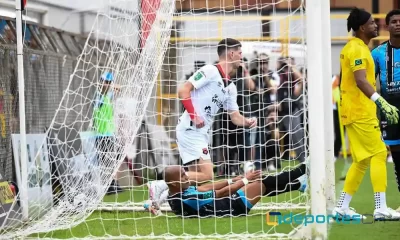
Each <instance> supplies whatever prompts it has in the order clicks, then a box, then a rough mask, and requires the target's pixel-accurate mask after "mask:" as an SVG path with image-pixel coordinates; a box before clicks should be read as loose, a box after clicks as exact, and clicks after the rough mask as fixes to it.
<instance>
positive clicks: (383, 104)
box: [371, 93, 399, 124]
mask: <svg viewBox="0 0 400 240" xmlns="http://www.w3.org/2000/svg"><path fill="white" fill-rule="evenodd" d="M371 99H376V100H375V103H376V105H377V106H378V107H379V109H380V110H381V112H382V113H383V115H385V119H386V120H387V122H388V124H397V123H398V121H399V110H398V109H397V108H396V107H395V106H392V105H390V104H389V103H388V102H387V101H386V100H385V99H384V98H383V97H381V96H380V95H379V94H377V93H374V94H373V95H372V96H371Z"/></svg>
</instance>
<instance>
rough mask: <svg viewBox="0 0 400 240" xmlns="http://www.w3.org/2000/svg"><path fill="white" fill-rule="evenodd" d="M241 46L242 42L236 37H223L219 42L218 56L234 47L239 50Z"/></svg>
mask: <svg viewBox="0 0 400 240" xmlns="http://www.w3.org/2000/svg"><path fill="white" fill-rule="evenodd" d="M239 47H242V44H241V43H240V42H239V41H238V40H236V39H233V38H225V39H222V40H221V41H220V42H219V43H218V47H217V53H218V56H222V55H223V54H224V53H225V51H226V50H229V49H232V48H234V49H235V50H237V49H238V48H239Z"/></svg>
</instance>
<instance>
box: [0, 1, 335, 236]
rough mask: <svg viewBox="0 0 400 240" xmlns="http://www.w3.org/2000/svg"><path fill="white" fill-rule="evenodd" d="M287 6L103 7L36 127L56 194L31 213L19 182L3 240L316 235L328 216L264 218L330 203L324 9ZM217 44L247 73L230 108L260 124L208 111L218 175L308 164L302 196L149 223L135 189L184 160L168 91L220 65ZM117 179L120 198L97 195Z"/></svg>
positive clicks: (175, 105)
mask: <svg viewBox="0 0 400 240" xmlns="http://www.w3.org/2000/svg"><path fill="white" fill-rule="evenodd" d="M294 2H295V1H279V2H278V1H273V2H272V3H267V4H264V5H263V4H261V5H247V4H243V5H242V4H237V2H236V5H237V6H234V7H231V8H230V7H229V6H228V7H227V6H222V5H221V4H222V3H217V2H215V1H207V2H206V4H205V5H204V6H203V5H196V4H200V3H197V2H196V4H195V5H191V4H192V1H175V0H141V1H136V0H109V6H108V9H107V10H104V11H99V13H98V14H97V17H96V19H95V21H94V24H93V27H92V29H91V31H90V34H89V37H88V39H87V41H86V43H85V46H84V48H83V51H82V53H81V54H80V56H79V58H78V59H77V64H76V66H75V69H74V70H73V72H71V73H69V74H71V76H70V78H69V82H68V86H67V88H66V89H63V92H64V94H63V96H62V98H61V99H59V106H58V108H57V109H54V111H55V112H56V113H55V116H54V119H53V120H52V122H51V123H49V124H50V125H49V126H48V131H47V132H46V137H47V139H46V143H43V144H44V145H45V144H46V146H47V152H46V151H45V152H44V153H47V154H48V156H49V161H50V165H51V168H52V170H53V171H52V173H51V178H50V179H48V180H47V182H45V183H44V184H47V185H53V187H54V186H56V187H55V188H54V189H53V190H54V191H53V193H52V194H53V201H52V205H51V206H48V207H47V208H42V206H41V205H40V202H39V201H38V200H37V199H34V198H32V196H30V194H29V193H25V192H24V190H23V189H24V188H23V187H20V192H19V194H18V195H17V198H16V199H19V200H21V201H22V203H23V204H22V206H24V202H23V200H24V199H25V198H26V199H27V200H26V201H27V203H26V204H28V207H25V209H24V208H22V210H23V211H25V212H24V213H23V214H25V215H29V216H28V218H25V219H24V220H23V219H21V218H20V217H15V216H17V215H19V214H22V213H20V212H17V213H16V214H13V215H10V217H7V218H6V219H5V220H4V223H5V224H4V225H6V226H7V227H6V228H4V229H2V231H3V232H2V235H0V239H2V238H4V239H11V238H14V237H16V238H17V237H21V238H29V237H33V238H37V237H40V238H46V239H66V238H68V239H167V238H169V239H181V238H206V239H209V238H211V239H223V238H225V239H226V238H229V239H231V238H232V239H234V238H255V239H257V238H302V239H303V238H307V239H327V236H328V223H327V222H326V221H325V222H324V223H321V222H317V221H316V222H314V223H312V224H308V226H307V225H306V224H303V222H298V221H292V222H289V223H286V222H285V221H283V222H282V221H280V220H279V218H278V219H273V218H270V217H271V216H272V215H271V216H270V215H269V213H271V212H275V213H276V212H278V213H279V214H281V216H282V217H283V218H284V216H305V215H307V214H313V215H314V216H317V215H324V216H326V215H327V214H329V212H328V211H329V210H330V208H332V206H333V204H334V201H335V189H334V187H335V182H334V181H335V178H334V164H333V151H332V150H333V147H332V145H333V123H332V107H331V106H332V105H331V99H332V93H331V82H330V79H331V45H330V44H331V43H330V18H329V15H330V12H329V11H330V4H329V1H328V0H307V1H305V0H301V1H297V2H296V3H294ZM225 7H226V9H225ZM232 9H233V10H232ZM264 9H269V10H268V11H264ZM17 23H18V21H17ZM19 24H21V22H19ZM17 28H18V26H17ZM19 29H21V26H19ZM226 37H230V38H235V39H237V40H239V41H241V44H242V54H243V56H244V57H245V58H247V59H248V62H247V66H246V68H248V69H246V70H243V74H244V75H239V74H238V73H235V74H232V82H233V83H234V84H235V86H236V88H237V90H238V98H237V101H238V104H239V108H240V111H241V113H242V114H243V115H245V116H246V117H256V118H257V119H258V121H259V122H260V124H259V126H258V127H257V128H256V129H253V130H250V129H242V128H237V127H234V126H232V124H231V121H230V120H229V116H228V114H227V112H224V111H221V112H220V113H218V114H217V116H216V118H215V124H214V125H213V127H212V129H211V130H210V133H211V134H210V139H209V140H210V144H209V145H210V147H209V151H210V155H211V158H212V161H213V164H214V166H215V171H214V174H215V176H216V180H218V179H227V178H233V177H235V176H237V175H238V174H243V167H242V165H243V163H244V162H245V161H254V162H256V163H258V164H260V167H262V168H263V170H264V172H263V173H264V174H265V175H268V176H272V175H276V174H280V173H281V172H283V171H288V170H289V169H293V168H295V167H297V166H299V165H300V164H302V162H306V163H307V164H306V165H307V167H308V169H307V172H308V173H309V180H308V183H309V186H310V187H309V189H308V190H307V191H306V192H300V191H297V190H293V191H290V192H285V193H283V194H280V195H278V196H271V197H261V199H260V201H259V202H258V203H257V204H255V205H254V207H253V208H252V210H251V211H250V212H249V213H248V214H247V215H244V216H240V217H233V216H226V217H224V218H220V217H211V218H203V217H200V216H198V218H195V219H186V218H181V217H177V216H176V215H175V214H174V213H172V211H171V208H170V206H169V204H168V203H164V204H163V205H161V209H160V210H161V215H158V216H154V215H152V214H150V213H149V212H148V211H146V210H145V208H144V207H143V206H144V203H145V202H146V200H148V198H149V196H148V189H147V186H146V183H148V182H149V181H152V180H156V178H157V177H160V176H162V173H163V169H164V168H165V167H166V166H168V165H180V163H181V159H180V156H179V152H178V149H177V146H176V132H175V127H176V124H177V123H178V121H179V117H180V115H181V113H182V111H181V110H182V109H181V107H180V105H181V103H180V99H179V97H178V94H177V93H178V87H179V86H180V85H181V84H182V83H183V82H184V81H186V80H187V78H188V77H190V76H191V75H192V74H193V72H194V71H196V70H198V69H199V68H200V67H201V66H202V65H204V64H214V63H215V62H216V61H217V60H218V56H217V51H216V46H217V43H218V42H219V41H220V40H221V39H222V38H226ZM19 47H21V46H19ZM20 50H21V49H20ZM289 57H291V58H289ZM289 61H290V63H289ZM266 65H267V66H266ZM288 65H294V66H295V67H296V68H298V69H300V68H302V69H303V70H307V73H308V74H307V75H304V73H305V72H306V71H301V72H300V71H299V72H300V73H303V74H300V77H299V78H297V79H296V78H295V76H298V75H295V74H294V71H293V72H292V71H290V70H288ZM265 66H266V67H265ZM39 71H42V72H41V73H45V71H46V69H39ZM60 71H61V70H60ZM285 71H286V72H285ZM246 72H247V73H248V75H246V74H247V73H246ZM236 74H237V75H236ZM285 84H286V85H285ZM292 85H293V86H292ZM252 86H253V87H252ZM285 87H286V88H288V89H289V90H287V91H283V90H282V89H284V88H285ZM292 88H293V89H292ZM20 89H23V87H22V88H20ZM110 89H112V90H110ZM297 89H301V90H300V91H299V92H298V93H296V94H295V93H294V92H295V90H297ZM292 90H293V91H292ZM281 91H282V92H281ZM110 92H111V93H110ZM267 97H268V99H267ZM21 99H22V100H23V98H20V100H21ZM23 102H24V101H23ZM213 102H217V103H216V104H219V102H218V99H217V100H215V101H214V100H213ZM104 106H106V107H108V108H107V110H106V111H105V112H101V111H100V110H99V109H101V108H102V107H104ZM278 106H286V107H285V109H281V108H280V107H278ZM21 109H23V108H20V110H21ZM206 110H207V109H204V111H206ZM21 111H22V110H21ZM110 112H111V114H109V113H110ZM21 116H23V114H22V113H21ZM99 119H100V120H99ZM99 122H100V123H99ZM99 125H101V126H99ZM100 128H102V129H101V130H100ZM21 129H22V130H23V128H21ZM104 129H105V130H104ZM110 129H111V130H110ZM103 130H104V131H103ZM113 130H114V131H113ZM107 131H111V132H107ZM99 132H101V133H104V132H105V133H106V134H103V135H99ZM21 134H23V133H22V132H21ZM109 137H111V138H109ZM206 150H207V149H206ZM207 151H208V150H207ZM21 155H22V156H23V154H21ZM36 167H37V166H36ZM24 168H26V166H25V167H24ZM30 170H31V169H30V168H28V169H20V170H18V171H22V172H23V173H25V172H28V171H30ZM34 170H37V169H34ZM114 180H115V181H116V182H117V183H118V184H119V186H120V187H121V188H122V192H118V193H116V194H112V193H111V194H108V190H109V186H110V184H111V183H112V182H113V181H114ZM27 181H28V183H29V184H30V179H29V178H28V179H27ZM21 184H24V183H21ZM34 187H36V186H34ZM37 187H38V191H40V187H39V186H37ZM260 188H261V187H260ZM260 192H261V189H260ZM24 194H25V195H24ZM18 204H21V203H20V202H18V201H15V202H14V205H18ZM25 206H26V205H25ZM27 208H29V212H28V211H27ZM11 216H13V217H11ZM14 217H15V218H14ZM281 220H282V219H281Z"/></svg>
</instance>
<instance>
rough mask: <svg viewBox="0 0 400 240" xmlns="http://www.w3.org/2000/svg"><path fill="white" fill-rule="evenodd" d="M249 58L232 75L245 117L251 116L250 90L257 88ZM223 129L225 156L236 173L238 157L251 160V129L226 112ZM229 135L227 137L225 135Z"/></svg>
mask: <svg viewBox="0 0 400 240" xmlns="http://www.w3.org/2000/svg"><path fill="white" fill-rule="evenodd" d="M246 65H247V59H246V58H243V64H242V66H241V67H239V69H238V70H237V72H236V74H235V75H234V76H231V80H232V81H233V82H234V84H235V85H236V88H237V91H238V96H237V103H238V105H239V111H240V113H241V114H242V115H243V116H245V117H251V116H250V115H251V113H250V110H251V109H250V91H251V90H253V89H254V88H255V84H254V82H253V80H252V79H251V78H250V74H249V72H248V70H247V68H246ZM222 124H223V125H222V126H223V127H222V129H223V130H224V131H226V132H225V134H223V135H222V136H223V138H224V145H226V146H227V148H225V149H224V150H225V151H224V152H225V154H224V155H225V156H226V157H227V158H228V160H233V161H232V163H233V164H232V165H230V164H229V163H228V165H229V168H230V169H229V170H230V173H232V175H236V173H238V172H239V169H238V166H239V164H238V163H237V161H236V159H239V160H240V161H248V160H251V159H252V158H251V144H250V130H248V129H244V128H243V127H238V126H236V125H234V124H233V123H232V121H230V120H229V117H228V114H227V113H226V112H225V113H224V114H223V116H222ZM225 136H227V137H225Z"/></svg>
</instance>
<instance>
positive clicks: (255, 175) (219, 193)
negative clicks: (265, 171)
mask: <svg viewBox="0 0 400 240" xmlns="http://www.w3.org/2000/svg"><path fill="white" fill-rule="evenodd" d="M260 179H261V171H254V172H250V173H248V174H246V177H245V178H242V179H240V180H239V181H236V182H235V183H233V184H230V185H228V186H226V187H224V188H222V189H220V190H215V197H216V198H221V197H227V196H230V195H231V194H232V193H235V192H237V191H238V190H239V189H241V188H242V187H244V186H245V185H247V184H248V183H249V182H252V181H257V180H260Z"/></svg>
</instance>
